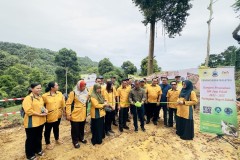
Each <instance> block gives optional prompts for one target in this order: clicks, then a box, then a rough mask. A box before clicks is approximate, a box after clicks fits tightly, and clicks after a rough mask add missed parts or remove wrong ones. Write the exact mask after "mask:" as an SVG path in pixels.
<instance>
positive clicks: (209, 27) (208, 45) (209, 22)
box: [205, 0, 213, 67]
mask: <svg viewBox="0 0 240 160" xmlns="http://www.w3.org/2000/svg"><path fill="white" fill-rule="evenodd" d="M212 5H213V0H210V4H209V7H208V9H209V11H210V16H209V20H208V21H207V24H208V38H207V56H206V59H205V66H206V67H208V63H209V55H210V37H211V21H212V14H213V10H212Z"/></svg>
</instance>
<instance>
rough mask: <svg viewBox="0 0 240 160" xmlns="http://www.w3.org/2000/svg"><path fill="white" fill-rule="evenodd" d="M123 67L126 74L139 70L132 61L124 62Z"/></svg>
mask: <svg viewBox="0 0 240 160" xmlns="http://www.w3.org/2000/svg"><path fill="white" fill-rule="evenodd" d="M121 68H122V69H123V71H124V73H125V75H128V74H134V73H135V72H137V67H136V66H134V64H133V63H132V62H130V61H126V62H123V64H122V66H121Z"/></svg>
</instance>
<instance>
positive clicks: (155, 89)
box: [146, 78, 162, 125]
mask: <svg viewBox="0 0 240 160" xmlns="http://www.w3.org/2000/svg"><path fill="white" fill-rule="evenodd" d="M146 94H147V107H146V114H147V122H146V123H147V124H148V123H150V119H151V118H153V119H152V121H153V123H154V125H157V120H158V116H159V115H158V113H159V112H158V111H159V108H160V100H161V95H162V90H161V88H160V86H159V85H158V80H157V79H156V78H153V79H152V84H151V85H149V86H148V87H147V88H146Z"/></svg>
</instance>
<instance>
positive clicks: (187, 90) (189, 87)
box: [179, 80, 193, 101]
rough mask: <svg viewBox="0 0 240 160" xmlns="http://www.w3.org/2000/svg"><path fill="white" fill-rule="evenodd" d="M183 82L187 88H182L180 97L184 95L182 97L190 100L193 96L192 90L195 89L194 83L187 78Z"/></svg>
mask: <svg viewBox="0 0 240 160" xmlns="http://www.w3.org/2000/svg"><path fill="white" fill-rule="evenodd" d="M183 82H184V83H185V84H186V88H182V90H181V93H180V95H179V97H180V98H181V97H182V98H184V99H186V100H187V101H188V100H189V98H190V96H191V92H192V90H193V84H192V82H191V81H189V80H185V81H183Z"/></svg>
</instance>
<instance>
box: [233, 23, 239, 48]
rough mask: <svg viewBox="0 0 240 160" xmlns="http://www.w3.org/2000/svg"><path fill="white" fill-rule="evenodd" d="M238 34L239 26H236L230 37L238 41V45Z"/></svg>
mask: <svg viewBox="0 0 240 160" xmlns="http://www.w3.org/2000/svg"><path fill="white" fill-rule="evenodd" d="M238 32H240V24H239V25H238V26H237V28H236V29H235V30H234V31H233V33H232V35H233V38H234V39H235V40H236V41H238V43H239V44H240V34H238Z"/></svg>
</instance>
